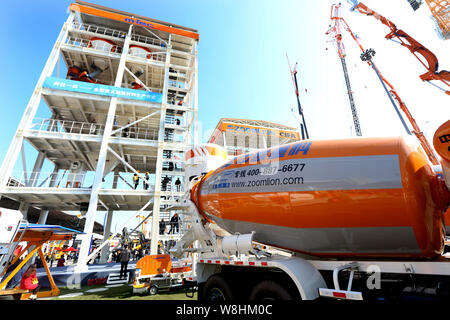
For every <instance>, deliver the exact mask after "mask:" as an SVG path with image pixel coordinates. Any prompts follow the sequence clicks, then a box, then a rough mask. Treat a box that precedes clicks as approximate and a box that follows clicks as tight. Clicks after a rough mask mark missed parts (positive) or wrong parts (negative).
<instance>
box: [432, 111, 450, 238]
mask: <svg viewBox="0 0 450 320" xmlns="http://www.w3.org/2000/svg"><path fill="white" fill-rule="evenodd" d="M433 145H434V148H435V149H436V152H437V153H438V154H439V155H440V156H441V166H442V176H443V178H444V180H445V183H446V185H447V188H449V189H450V120H449V121H447V122H446V123H444V124H443V125H441V126H440V127H439V128H438V129H437V130H436V133H435V134H434V137H433ZM444 222H445V230H446V233H447V235H450V209H447V211H446V213H445V215H444Z"/></svg>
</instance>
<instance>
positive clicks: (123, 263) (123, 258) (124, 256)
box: [120, 245, 131, 279]
mask: <svg viewBox="0 0 450 320" xmlns="http://www.w3.org/2000/svg"><path fill="white" fill-rule="evenodd" d="M130 255H131V253H130V250H128V245H125V246H124V247H123V249H122V251H121V252H120V279H122V275H123V276H124V277H126V275H127V272H128V270H127V268H128V261H130Z"/></svg>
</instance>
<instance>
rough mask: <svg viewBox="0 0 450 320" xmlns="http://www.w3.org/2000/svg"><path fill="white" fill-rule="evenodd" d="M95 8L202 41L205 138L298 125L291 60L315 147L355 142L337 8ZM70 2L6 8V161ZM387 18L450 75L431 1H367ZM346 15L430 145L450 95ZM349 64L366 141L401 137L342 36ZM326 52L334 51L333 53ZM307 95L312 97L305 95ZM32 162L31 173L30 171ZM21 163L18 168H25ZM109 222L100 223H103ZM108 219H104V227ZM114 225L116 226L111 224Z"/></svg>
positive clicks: (268, 4) (283, 1) (141, 4)
mask: <svg viewBox="0 0 450 320" xmlns="http://www.w3.org/2000/svg"><path fill="white" fill-rule="evenodd" d="M92 2H94V3H96V4H100V5H104V6H108V7H111V8H115V9H119V10H123V11H128V12H132V13H137V14H141V15H144V16H147V17H151V18H155V19H158V20H163V21H168V22H173V23H175V24H179V25H183V26H187V27H191V28H194V29H197V30H198V31H199V34H200V42H199V121H200V129H201V137H200V140H201V141H203V142H205V141H206V140H207V139H208V138H209V136H210V134H211V133H212V130H213V129H214V128H215V126H216V124H217V122H218V121H219V119H220V118H222V117H231V118H248V119H257V120H267V121H272V122H278V123H282V124H286V125H291V126H297V125H298V121H296V119H295V116H294V115H293V114H292V112H291V108H296V100H295V96H294V91H293V85H292V82H291V78H290V74H289V68H288V65H287V60H286V53H287V54H288V55H289V58H290V61H291V64H292V65H293V64H294V63H295V62H296V61H297V62H298V63H299V66H298V70H299V81H300V86H301V102H302V105H303V107H304V112H305V117H306V122H307V125H308V130H309V133H310V137H311V138H312V139H332V138H347V137H349V136H351V124H352V120H351V114H350V108H349V105H348V100H347V96H346V93H345V84H344V81H343V76H342V69H341V66H340V62H339V60H338V57H337V53H336V50H335V47H334V45H333V44H332V43H327V37H326V36H325V32H326V31H327V30H328V25H329V23H330V19H329V14H330V6H331V4H332V3H333V1H329V0H327V1H324V0H321V1H307V0H297V1H287V0H280V1H264V0H260V1H256V0H246V1H234V0H229V1H223V0H217V1H207V0H190V1H187V0H185V1H181V0H179V1H175V0H163V1H162V0H152V1H143V0H142V1H127V2H125V1H113V0H111V1H105V0H92ZM70 3H71V1H66V0H53V1H51V0H40V1H14V2H9V3H8V5H6V6H4V7H3V10H2V11H1V12H0V27H1V30H3V32H2V35H3V45H2V50H1V51H0V67H1V73H2V76H1V77H0V121H1V122H0V123H1V125H0V134H1V136H2V139H1V140H0V159H1V160H2V159H3V158H4V156H5V154H6V151H7V148H8V146H9V144H10V142H11V139H12V137H13V135H14V133H15V131H16V128H17V126H18V124H19V121H20V119H21V117H22V113H23V111H24V109H25V107H26V105H27V103H28V100H29V98H30V96H31V94H32V92H33V90H34V86H35V84H36V82H37V80H38V78H39V76H40V73H41V71H42V68H43V66H44V64H45V62H46V60H47V58H48V55H49V53H50V50H51V48H52V46H53V45H54V42H55V40H56V37H57V35H58V33H59V31H60V29H61V27H62V25H63V23H64V21H65V20H66V18H67V8H68V6H69V5H70ZM364 3H365V4H366V5H368V6H369V7H371V8H372V9H374V10H375V11H378V12H379V13H380V14H383V15H385V16H386V17H388V18H389V19H391V20H392V21H393V22H395V23H396V25H397V26H398V27H399V28H402V29H403V30H405V31H406V32H407V33H409V34H410V35H411V36H413V37H414V38H416V40H418V41H419V42H421V43H422V44H423V45H425V46H426V47H428V48H429V49H431V50H432V51H433V52H434V53H435V54H436V56H437V57H438V59H439V62H440V67H441V68H443V69H447V70H450V41H449V40H447V41H443V40H440V39H439V38H438V36H437V35H436V32H435V31H434V29H435V25H434V22H433V21H432V20H431V18H430V16H431V13H430V11H429V9H428V7H427V6H426V4H425V3H424V4H423V5H422V7H421V8H420V9H419V10H417V11H413V10H412V9H411V7H410V6H409V4H408V2H407V1H406V0H398V1H395V2H394V1H388V0H383V1H375V0H367V1H364ZM348 9H349V5H348V4H347V3H346V2H343V5H342V14H343V16H344V17H345V19H346V20H347V22H348V23H349V25H350V27H351V28H352V30H353V31H354V32H355V33H357V34H358V36H359V37H360V38H361V42H362V44H363V45H364V46H365V47H366V48H371V47H373V48H375V50H376V52H377V54H376V56H375V61H376V63H377V66H378V67H379V68H380V69H381V71H382V72H383V74H384V75H385V77H386V78H388V80H389V81H390V82H391V83H392V84H393V85H394V87H395V88H396V89H397V91H398V93H399V94H400V96H401V97H402V99H403V100H404V101H405V103H406V105H407V106H408V108H410V111H411V112H412V114H413V115H414V116H415V118H416V120H417V122H418V123H419V125H420V126H421V127H422V129H423V130H424V131H425V133H426V134H427V135H428V136H429V137H430V138H431V136H430V135H432V134H433V132H434V130H435V128H437V127H438V126H439V124H441V123H443V122H444V121H445V120H448V119H449V118H450V108H449V107H450V97H449V96H446V95H445V94H443V93H441V92H440V91H439V90H437V89H435V88H433V87H432V86H430V85H428V84H426V83H423V82H422V81H421V80H420V79H419V78H418V76H419V75H420V74H422V73H424V72H425V69H424V68H423V67H422V66H421V65H420V63H419V62H418V61H417V60H416V59H415V58H414V57H413V56H412V55H411V54H410V53H409V51H408V50H407V49H406V48H402V47H401V46H400V45H398V44H396V43H393V42H392V41H387V40H385V39H384V36H385V35H386V34H387V33H388V32H389V30H388V28H387V27H385V26H383V25H381V24H380V23H379V22H378V21H376V20H375V19H374V18H371V17H366V16H362V15H361V14H359V13H351V12H350V11H349V10H348ZM344 41H345V46H346V49H347V50H346V51H347V54H348V56H347V64H348V68H349V73H350V80H351V83H352V87H353V91H354V95H355V102H356V107H357V109H358V113H359V115H360V122H361V127H362V132H363V135H364V136H386V135H399V134H403V129H402V127H401V125H400V122H399V121H398V119H397V118H396V115H395V113H394V111H393V109H392V106H391V105H390V102H389V100H387V97H386V95H385V93H384V91H383V90H382V88H381V86H380V84H379V83H378V80H377V79H376V76H375V75H374V73H373V71H372V70H371V69H370V68H369V67H368V66H367V65H366V64H364V63H362V62H361V61H360V60H359V54H360V52H359V48H358V47H356V45H355V43H354V42H353V40H351V39H350V38H349V37H348V36H347V35H345V34H344ZM326 48H328V50H326ZM305 88H306V89H307V92H305V90H304V89H305ZM33 161H34V159H31V161H30V162H29V164H28V166H29V167H31V166H32V165H33ZM18 162H20V160H19V161H18ZM102 217H103V216H102ZM99 220H101V221H103V218H101V219H99ZM113 223H114V222H113Z"/></svg>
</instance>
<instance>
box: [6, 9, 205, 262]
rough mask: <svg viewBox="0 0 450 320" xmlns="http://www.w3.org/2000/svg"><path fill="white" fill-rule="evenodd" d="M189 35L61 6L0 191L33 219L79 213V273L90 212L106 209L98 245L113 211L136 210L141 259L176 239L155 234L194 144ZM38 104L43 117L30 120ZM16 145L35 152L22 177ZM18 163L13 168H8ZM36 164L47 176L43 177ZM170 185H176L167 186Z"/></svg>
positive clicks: (178, 193) (193, 54)
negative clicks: (36, 213)
mask: <svg viewBox="0 0 450 320" xmlns="http://www.w3.org/2000/svg"><path fill="white" fill-rule="evenodd" d="M198 39H199V37H198V32H197V31H196V30H194V29H190V28H186V27H182V26H178V25H175V24H172V23H167V22H163V21H158V20H155V19H151V18H147V17H144V16H139V15H136V14H132V13H127V12H123V11H118V10H115V9H111V8H106V7H103V6H98V5H94V4H90V3H87V2H83V1H76V2H75V3H72V4H71V5H70V7H69V16H68V18H67V20H66V22H65V23H64V25H63V27H62V29H61V31H60V33H59V36H58V38H57V40H56V43H55V45H54V47H53V48H52V51H51V52H50V55H49V58H48V60H47V62H46V64H45V66H44V68H43V70H42V74H41V75H40V77H39V80H38V82H37V84H36V87H35V90H34V91H33V93H32V95H31V98H30V100H29V102H28V105H27V106H26V109H25V111H24V114H23V116H22V120H21V122H20V124H19V127H18V129H17V131H16V134H15V135H14V137H13V140H12V142H11V144H10V146H9V149H8V151H7V154H6V156H5V159H4V161H3V164H2V167H1V170H0V193H1V194H2V195H4V196H6V197H8V198H12V199H14V200H17V201H19V202H20V203H21V207H20V210H21V211H23V212H26V210H27V208H28V207H29V206H33V207H37V208H40V209H41V210H42V211H41V216H40V219H39V223H45V220H46V216H47V214H48V210H51V209H58V210H63V211H81V212H82V213H84V212H85V218H86V223H85V228H84V232H85V234H86V236H85V237H84V240H83V241H82V243H81V247H80V254H79V259H78V261H79V262H78V266H79V267H80V270H82V269H84V267H85V266H86V263H87V257H88V255H89V253H90V246H91V235H92V230H93V226H94V221H95V215H96V213H97V211H107V218H106V223H105V235H104V238H105V239H106V238H108V236H109V235H110V234H111V221H112V216H113V212H114V211H136V212H137V211H140V210H141V209H142V208H144V207H146V206H148V208H147V207H146V210H147V211H152V224H151V254H156V253H157V250H158V241H159V240H164V237H167V238H168V239H171V240H173V239H176V237H175V236H174V235H173V234H171V235H164V234H162V235H160V234H159V233H160V232H159V222H160V220H161V219H163V220H164V221H167V222H169V220H170V216H171V215H173V214H174V212H172V211H171V210H170V207H171V206H172V205H175V204H177V203H178V201H177V200H178V199H179V198H180V197H182V196H184V194H185V190H183V189H184V188H183V185H184V168H183V159H184V152H185V151H186V150H188V149H189V148H191V147H192V145H193V144H195V143H196V142H197V138H196V136H197V111H198V77H197V73H198V62H197V59H198V54H197V45H198ZM61 61H62V62H64V64H65V65H64V66H63V67H61V66H60V64H61ZM64 67H65V68H66V69H67V75H65V74H64V75H61V70H62V69H63V68H64ZM41 108H46V109H48V110H47V111H49V112H50V113H51V117H49V118H46V119H45V118H39V117H37V114H40V113H39V112H38V109H41ZM25 142H27V143H28V144H30V145H31V146H32V147H33V148H34V149H35V150H36V151H37V158H36V161H35V163H34V167H33V170H32V171H31V172H28V171H27V169H26V159H27V156H26V155H25V149H24V143H25ZM20 154H22V156H21V157H20ZM20 158H21V159H20ZM20 161H22V168H23V171H22V172H16V171H15V167H16V163H19V164H20ZM45 161H47V162H49V163H50V164H51V165H53V166H54V169H53V171H50V172H45V170H44V169H43V164H44V162H45ZM133 175H135V177H138V178H139V180H138V181H139V184H138V186H137V187H136V186H135V184H134V182H135V181H136V180H134V179H133V178H132V176H133ZM168 179H169V181H170V183H167V180H168ZM178 179H179V180H180V181H182V182H183V183H182V184H181V186H180V185H178V184H177V186H173V187H172V188H169V187H168V185H173V182H174V181H176V180H178ZM149 204H150V205H149ZM180 236H181V232H180ZM105 252H106V251H105ZM105 252H102V258H104V257H107V253H105Z"/></svg>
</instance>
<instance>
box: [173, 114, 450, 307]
mask: <svg viewBox="0 0 450 320" xmlns="http://www.w3.org/2000/svg"><path fill="white" fill-rule="evenodd" d="M433 143H434V147H435V149H436V151H437V153H438V154H439V155H440V156H441V165H440V166H433V165H432V164H431V163H430V161H429V159H428V158H427V155H426V154H425V152H424V150H423V149H422V147H421V146H420V144H418V143H417V141H416V140H413V139H412V138H411V137H393V138H353V139H341V140H317V141H315V140H303V141H299V142H296V143H292V144H287V145H281V146H277V147H273V148H269V149H264V150H259V151H255V152H252V153H248V154H243V155H239V156H237V157H234V158H233V159H231V160H226V159H225V156H224V151H223V149H222V150H221V148H220V147H218V146H211V145H208V146H204V147H200V148H201V149H202V152H199V151H198V150H197V151H195V148H194V149H193V150H191V151H190V152H187V153H186V173H187V174H188V176H189V189H190V190H189V193H187V196H186V197H185V199H184V200H182V201H181V203H180V206H184V207H185V212H186V214H187V215H189V216H190V220H191V224H192V226H191V228H190V231H189V232H188V233H186V234H185V235H184V237H183V238H182V239H181V240H180V241H179V242H178V243H177V245H176V246H175V247H174V248H173V249H172V253H173V254H174V255H175V256H181V255H183V254H186V253H187V252H188V253H191V254H192V255H193V256H194V257H195V261H196V262H195V263H194V265H193V270H194V272H195V274H196V281H197V286H198V298H199V300H204V301H227V300H236V299H240V300H242V299H244V300H278V299H281V300H291V299H293V300H299V299H303V300H310V299H311V300H312V299H318V298H337V299H350V300H363V299H364V300H371V299H385V300H390V299H403V298H408V297H414V298H417V297H419V298H424V299H443V298H446V297H450V257H447V256H446V254H445V253H444V250H443V248H444V241H445V226H444V213H445V211H446V210H447V209H448V207H449V204H450V191H449V190H450V121H447V122H446V123H445V124H443V125H442V126H441V127H440V128H439V129H438V130H437V131H436V133H435V136H434V140H433ZM197 148H198V147H197ZM212 159H213V160H214V161H213V162H214V163H215V165H216V167H215V168H211V161H212ZM208 166H209V167H208Z"/></svg>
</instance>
